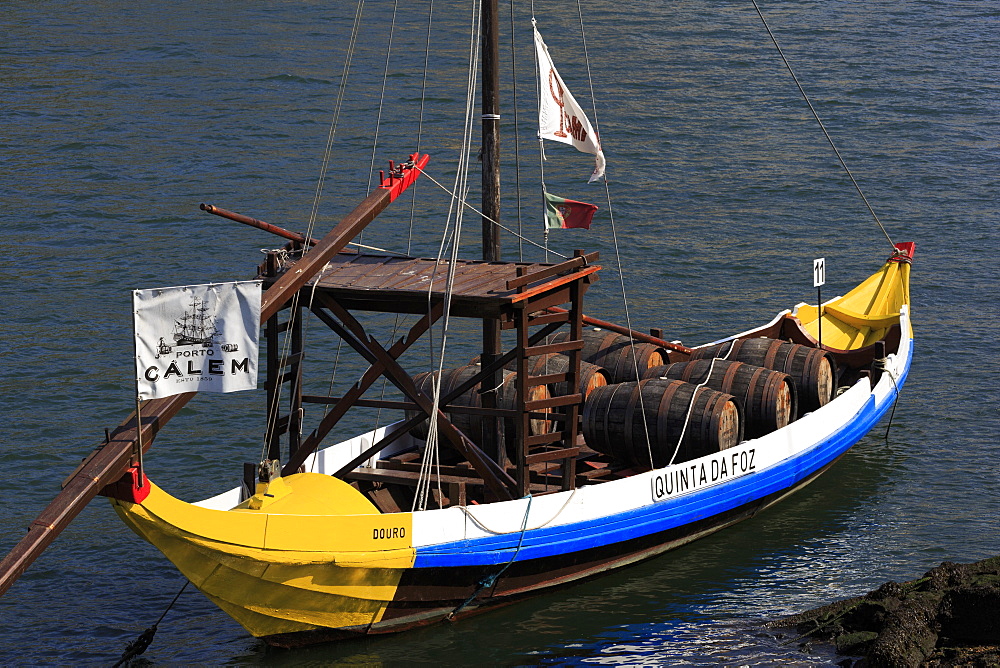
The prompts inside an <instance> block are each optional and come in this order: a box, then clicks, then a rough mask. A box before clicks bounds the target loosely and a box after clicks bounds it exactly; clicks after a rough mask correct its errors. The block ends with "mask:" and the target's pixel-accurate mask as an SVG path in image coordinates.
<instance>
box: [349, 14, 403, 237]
mask: <svg viewBox="0 0 1000 668" xmlns="http://www.w3.org/2000/svg"><path fill="white" fill-rule="evenodd" d="M398 8H399V0H393V3H392V20H391V21H390V22H389V44H388V46H386V49H385V68H384V69H383V70H382V90H381V92H380V93H379V98H378V113H377V114H375V132H374V133H373V134H372V161H371V166H370V167H369V168H368V191H369V192H371V189H372V181H373V180H374V178H375V153H376V151H377V150H378V133H379V130H380V129H381V126H382V109H383V108H384V106H385V86H386V83H387V82H388V80H389V63H390V62H391V61H392V38H393V35H394V33H395V30H396V12H397V9H398ZM364 238H365V228H364V227H362V228H361V234H359V235H358V239H359V240H363V239H364Z"/></svg>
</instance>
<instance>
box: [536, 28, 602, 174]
mask: <svg viewBox="0 0 1000 668" xmlns="http://www.w3.org/2000/svg"><path fill="white" fill-rule="evenodd" d="M535 51H536V52H537V53H538V81H539V85H540V86H541V90H540V92H539V100H538V136H539V137H541V138H542V139H551V140H552V141H558V142H562V143H563V144H570V145H572V146H575V147H576V149H577V150H579V151H583V152H584V153H592V154H594V155H595V156H597V162H596V165H595V166H594V173H593V174H591V176H590V182H591V183H593V182H594V181H596V180H598V179H599V178H601V177H602V176H604V164H605V163H604V151H602V150H601V142H600V140H599V139H598V137H597V133H596V132H594V128H593V127H592V126H591V125H590V121H589V120H588V119H587V114H585V113H583V109H582V108H580V105H579V104H578V103H577V101H576V98H574V97H573V94H572V93H570V92H569V88H567V87H566V84H565V83H563V80H562V77H560V76H559V72H557V71H556V67H555V65H553V64H552V58H551V57H550V56H549V48H548V47H547V46H545V42H543V41H542V36H541V35H540V34H539V33H538V29H537V28H535Z"/></svg>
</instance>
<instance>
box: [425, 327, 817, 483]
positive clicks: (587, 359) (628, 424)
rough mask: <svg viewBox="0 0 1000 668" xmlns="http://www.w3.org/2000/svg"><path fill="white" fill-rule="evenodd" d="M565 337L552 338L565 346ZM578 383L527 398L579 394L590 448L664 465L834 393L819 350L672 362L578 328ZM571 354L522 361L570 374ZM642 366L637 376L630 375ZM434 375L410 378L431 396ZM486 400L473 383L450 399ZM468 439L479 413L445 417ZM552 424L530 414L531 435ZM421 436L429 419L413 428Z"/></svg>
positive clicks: (724, 350) (458, 377)
mask: <svg viewBox="0 0 1000 668" xmlns="http://www.w3.org/2000/svg"><path fill="white" fill-rule="evenodd" d="M568 337H569V334H568V333H562V334H557V335H554V336H551V337H549V338H548V339H547V340H546V343H561V342H563V341H566V340H568ZM583 339H584V347H583V349H582V351H581V358H582V360H583V361H581V363H580V374H579V376H578V381H579V382H578V384H577V387H576V388H570V387H568V384H567V383H566V382H562V383H552V384H550V385H538V386H535V387H532V388H530V392H531V396H529V397H528V398H527V399H528V400H529V401H531V400H535V399H544V398H547V397H549V396H565V395H568V394H576V393H579V394H581V395H583V397H584V406H583V411H582V423H583V435H584V438H585V440H586V442H587V445H588V446H590V447H591V448H593V449H594V450H596V451H598V452H601V453H603V454H606V455H608V456H610V457H611V458H613V459H615V460H617V461H620V462H624V463H627V464H631V465H638V466H643V467H645V466H650V465H652V466H653V467H661V466H666V465H668V464H670V463H679V462H683V461H688V460H691V459H695V458H698V457H702V456H704V455H707V454H711V453H713V452H719V451H722V450H725V449H727V448H731V447H733V446H735V445H737V444H738V443H740V442H741V441H742V440H744V438H757V437H759V436H763V435H765V434H768V433H771V432H773V431H775V430H777V429H781V428H782V427H784V426H786V425H787V424H789V423H791V422H793V421H794V420H795V419H796V418H797V417H798V415H799V414H800V411H803V412H805V411H811V410H815V409H816V408H819V407H820V406H822V405H824V404H826V403H827V402H829V401H830V400H831V398H832V397H833V392H834V389H835V385H836V364H835V362H834V360H833V358H832V356H831V355H830V354H829V353H827V352H825V351H822V350H818V349H815V348H809V347H806V346H801V345H797V344H792V343H788V342H785V341H780V340H775V339H745V340H734V341H727V342H725V343H721V344H716V345H713V346H708V347H705V348H699V349H696V350H695V351H694V353H693V354H692V355H691V360H690V361H687V362H678V363H674V364H668V363H667V361H668V355H667V351H666V350H664V349H663V348H661V347H659V346H656V345H654V344H651V343H645V342H639V341H635V340H631V339H630V338H629V337H627V336H623V335H620V334H614V333H611V332H606V331H602V330H595V329H586V330H584V334H583ZM569 360H570V357H569V356H568V355H566V354H563V353H555V354H548V355H539V356H536V357H532V358H530V359H529V360H528V367H527V372H528V374H529V375H530V376H533V377H534V376H545V375H551V374H561V373H566V371H567V369H568V368H569ZM473 362H474V363H473V364H471V365H469V366H465V367H459V368H457V369H450V370H447V371H445V372H444V376H443V380H442V388H441V393H442V396H443V395H445V394H448V393H449V392H450V391H451V390H452V389H454V388H455V387H457V386H458V385H460V384H461V383H463V382H465V380H467V379H468V378H470V377H471V376H472V375H473V374H475V373H477V372H478V371H479V369H480V368H481V367H480V366H479V364H478V363H476V362H477V360H473ZM515 368H516V362H514V363H511V364H509V365H508V370H505V371H504V380H503V383H502V384H501V386H500V387H499V388H498V389H497V395H498V396H497V404H498V406H499V407H502V408H514V407H515V404H516V389H515V388H516V382H515V379H516V374H515V373H513V372H512V371H511V370H512V369H515ZM637 371H638V376H639V377H638V378H637V377H636V372H637ZM433 377H434V376H433V375H432V374H431V373H423V374H419V375H417V376H415V377H414V380H415V381H416V384H417V386H418V387H419V388H420V390H421V392H424V393H425V394H427V395H428V396H430V394H431V391H432V385H431V380H432V378H433ZM452 404H453V405H460V406H468V407H470V408H474V407H479V406H481V405H482V403H481V400H480V394H479V386H478V385H477V386H475V387H474V388H472V389H471V390H470V391H468V392H466V393H465V394H464V395H462V396H461V397H459V398H458V399H456V400H454V401H453V402H452ZM450 417H451V419H452V421H453V422H454V423H455V425H456V426H457V427H458V428H459V429H461V430H462V431H463V432H465V433H466V434H467V435H468V436H469V437H470V438H472V439H473V440H474V441H477V442H478V441H479V439H480V438H481V435H482V417H481V416H479V415H474V414H469V413H454V414H452V415H450ZM504 422H505V424H504V439H505V442H506V443H507V444H508V448H510V447H512V446H513V444H514V442H513V441H514V436H515V430H514V426H513V424H512V422H511V421H504ZM552 429H553V423H552V422H551V421H548V420H541V419H537V420H531V429H530V431H531V433H532V434H543V433H549V432H550V431H552ZM413 433H414V435H416V436H418V437H420V438H424V437H426V433H427V422H426V421H424V422H423V423H422V424H421V425H419V426H418V427H416V428H415V429H414V430H413Z"/></svg>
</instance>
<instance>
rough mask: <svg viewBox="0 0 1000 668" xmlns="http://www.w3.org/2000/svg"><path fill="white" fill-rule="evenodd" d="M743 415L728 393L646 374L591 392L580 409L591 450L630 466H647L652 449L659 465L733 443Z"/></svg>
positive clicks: (738, 437)
mask: <svg viewBox="0 0 1000 668" xmlns="http://www.w3.org/2000/svg"><path fill="white" fill-rule="evenodd" d="M692 397H693V406H692ZM689 410H690V418H687V415H688V411H689ZM742 413H743V409H742V407H741V406H740V403H739V402H738V401H736V400H735V398H734V397H733V396H732V395H730V394H726V393H724V392H719V391H717V390H713V389H710V388H708V387H700V388H699V387H696V386H695V385H693V384H691V383H685V382H684V381H682V380H669V379H663V378H648V379H646V380H641V381H639V382H638V383H636V382H631V383H616V384H614V385H607V386H605V387H598V388H596V389H595V390H594V391H593V392H591V394H590V397H589V398H588V399H587V402H586V403H585V404H584V407H583V436H584V439H585V440H586V441H587V445H588V446H590V447H591V448H593V449H594V450H597V451H598V452H601V453H603V454H606V455H608V456H609V457H612V458H613V459H616V460H618V461H622V462H626V463H629V464H635V465H639V466H649V460H650V453H652V459H653V466H654V467H657V468H658V467H661V466H666V465H667V464H669V463H670V461H671V459H672V460H673V462H674V463H675V464H676V463H678V462H684V461H688V460H691V459H696V458H698V457H702V456H704V455H707V454H711V453H713V452H719V451H721V450H725V449H727V448H731V447H733V446H734V445H737V444H738V443H739V442H740V441H741V440H743V419H742ZM644 422H645V424H644ZM685 422H686V423H687V424H686V427H685ZM682 431H683V440H681V443H680V446H679V447H678V445H677V443H678V440H680V439H681V432H682ZM647 434H648V435H649V441H648V444H647V440H646V436H647ZM675 451H676V457H675V456H674V453H675Z"/></svg>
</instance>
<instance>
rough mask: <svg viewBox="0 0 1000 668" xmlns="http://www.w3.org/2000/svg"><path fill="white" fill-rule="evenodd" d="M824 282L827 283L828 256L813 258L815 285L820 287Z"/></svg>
mask: <svg viewBox="0 0 1000 668" xmlns="http://www.w3.org/2000/svg"><path fill="white" fill-rule="evenodd" d="M824 283H826V258H825V257H818V258H816V259H815V260H813V287H814V288H818V287H819V286H821V285H823V284H824Z"/></svg>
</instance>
